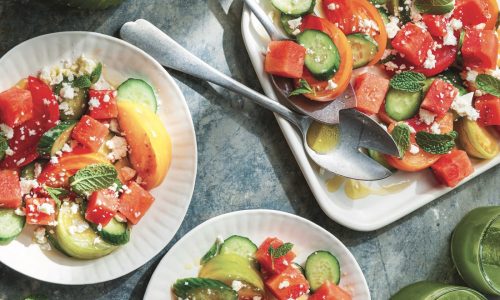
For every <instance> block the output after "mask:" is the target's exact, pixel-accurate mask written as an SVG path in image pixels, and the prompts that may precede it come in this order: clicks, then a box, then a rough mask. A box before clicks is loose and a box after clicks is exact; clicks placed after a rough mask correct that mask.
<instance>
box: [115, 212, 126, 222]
mask: <svg viewBox="0 0 500 300" xmlns="http://www.w3.org/2000/svg"><path fill="white" fill-rule="evenodd" d="M115 220H116V221H118V222H120V223H125V222H127V219H124V218H123V217H122V216H121V215H120V214H116V215H115Z"/></svg>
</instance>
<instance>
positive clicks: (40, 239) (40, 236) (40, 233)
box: [33, 226, 47, 244]
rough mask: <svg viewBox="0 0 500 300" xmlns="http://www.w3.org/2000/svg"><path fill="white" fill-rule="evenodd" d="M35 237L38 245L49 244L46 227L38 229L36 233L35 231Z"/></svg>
mask: <svg viewBox="0 0 500 300" xmlns="http://www.w3.org/2000/svg"><path fill="white" fill-rule="evenodd" d="M33 237H34V239H35V242H36V243H37V244H45V243H47V237H46V236H45V227H42V226H40V227H37V228H36V229H35V231H33Z"/></svg>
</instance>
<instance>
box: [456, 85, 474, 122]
mask: <svg viewBox="0 0 500 300" xmlns="http://www.w3.org/2000/svg"><path fill="white" fill-rule="evenodd" d="M473 97H474V93H472V92H471V93H468V94H465V95H463V96H460V95H459V96H457V97H456V98H455V100H453V102H452V103H451V109H453V110H454V111H455V112H456V113H457V114H458V115H459V116H462V117H467V118H468V119H469V120H471V121H476V120H477V119H478V118H479V112H478V111H477V110H475V109H474V107H472V99H473Z"/></svg>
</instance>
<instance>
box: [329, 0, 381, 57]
mask: <svg viewBox="0 0 500 300" xmlns="http://www.w3.org/2000/svg"><path fill="white" fill-rule="evenodd" d="M323 12H324V13H325V16H326V18H327V19H328V20H329V21H330V22H332V23H333V24H335V25H336V26H338V27H339V28H340V30H342V32H344V33H345V34H351V33H356V32H362V33H365V34H368V35H370V36H372V37H373V39H374V40H375V41H376V42H377V44H378V52H377V54H375V56H374V57H373V60H372V61H371V62H370V63H369V65H374V64H376V63H377V62H378V61H379V60H380V58H382V56H383V55H384V51H385V48H386V45H387V31H386V29H385V24H384V21H383V19H382V16H381V15H380V12H379V11H378V10H377V9H376V8H375V6H373V4H371V3H370V2H369V1H367V0H323Z"/></svg>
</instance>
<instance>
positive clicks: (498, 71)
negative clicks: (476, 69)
mask: <svg viewBox="0 0 500 300" xmlns="http://www.w3.org/2000/svg"><path fill="white" fill-rule="evenodd" d="M488 73H489V74H490V75H491V76H493V77H495V78H496V79H500V69H499V68H498V67H497V68H496V69H495V70H489V71H488Z"/></svg>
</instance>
